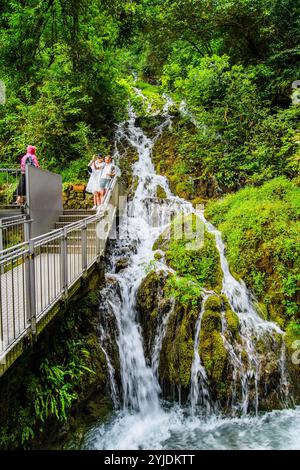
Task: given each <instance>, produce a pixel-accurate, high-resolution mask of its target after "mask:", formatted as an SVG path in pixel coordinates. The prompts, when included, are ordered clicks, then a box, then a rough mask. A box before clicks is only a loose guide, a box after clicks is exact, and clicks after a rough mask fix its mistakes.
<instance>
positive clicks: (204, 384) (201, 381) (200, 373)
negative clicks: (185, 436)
mask: <svg viewBox="0 0 300 470" xmlns="http://www.w3.org/2000/svg"><path fill="white" fill-rule="evenodd" d="M213 294H214V292H210V293H205V294H204V296H203V299H202V306H201V311H200V314H199V317H198V320H197V323H196V333H195V339H194V360H193V363H192V369H191V392H190V400H191V407H192V413H193V414H194V413H195V410H196V406H197V404H198V403H199V395H200V396H201V401H200V403H201V405H202V406H204V408H205V411H206V413H209V412H210V410H211V404H212V402H211V397H210V393H209V386H208V379H207V375H206V371H205V368H204V367H203V365H202V363H201V359H200V355H199V344H200V332H201V321H202V317H203V315H204V312H205V304H206V301H207V299H208V298H209V297H210V296H211V295H213Z"/></svg>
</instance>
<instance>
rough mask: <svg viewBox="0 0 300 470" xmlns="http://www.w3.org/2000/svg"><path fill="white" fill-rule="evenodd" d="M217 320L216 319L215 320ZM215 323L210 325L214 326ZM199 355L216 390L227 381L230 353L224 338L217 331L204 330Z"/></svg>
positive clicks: (201, 335)
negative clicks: (221, 383)
mask: <svg viewBox="0 0 300 470" xmlns="http://www.w3.org/2000/svg"><path fill="white" fill-rule="evenodd" d="M214 320H216V317H215V318H214ZM212 324H213V323H210V326H212ZM199 355H200V357H201V360H202V363H203V365H204V367H205V370H206V373H207V376H208V379H209V380H210V381H211V383H212V385H213V387H214V388H216V389H218V386H219V383H220V382H222V381H224V380H226V379H227V363H228V352H227V350H226V348H225V346H224V343H223V339H222V336H221V334H220V332H218V331H217V330H216V329H211V331H209V330H202V332H201V334H200V346H199Z"/></svg>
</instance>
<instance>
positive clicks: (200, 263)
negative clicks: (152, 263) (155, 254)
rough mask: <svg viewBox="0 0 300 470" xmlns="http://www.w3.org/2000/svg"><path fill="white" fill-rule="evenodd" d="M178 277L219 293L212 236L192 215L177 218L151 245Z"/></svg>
mask: <svg viewBox="0 0 300 470" xmlns="http://www.w3.org/2000/svg"><path fill="white" fill-rule="evenodd" d="M153 249H161V250H163V251H165V259H166V261H167V263H168V264H169V266H170V267H171V268H173V269H174V270H175V271H176V272H177V274H178V275H179V276H180V277H190V278H191V279H193V280H194V281H196V282H198V283H199V285H201V286H203V287H206V288H207V289H214V290H216V291H219V292H220V291H221V283H222V273H221V268H220V261H219V254H218V251H217V249H216V246H215V239H214V237H213V235H211V234H209V233H208V232H207V231H206V230H205V228H204V224H203V222H202V221H201V220H200V219H199V218H198V217H197V216H196V215H194V214H189V215H188V216H184V215H183V214H179V215H178V216H177V217H176V218H175V219H174V220H173V221H172V223H171V226H170V228H169V229H167V230H166V231H165V232H164V233H163V234H162V235H161V236H160V237H159V239H158V240H157V241H156V242H155V244H154V246H153Z"/></svg>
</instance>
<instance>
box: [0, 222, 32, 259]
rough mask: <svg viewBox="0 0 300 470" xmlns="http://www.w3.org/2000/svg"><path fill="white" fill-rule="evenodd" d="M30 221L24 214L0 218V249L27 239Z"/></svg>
mask: <svg viewBox="0 0 300 470" xmlns="http://www.w3.org/2000/svg"><path fill="white" fill-rule="evenodd" d="M31 222H32V220H30V219H28V218H27V216H26V215H14V216H11V217H3V218H2V219H0V251H3V250H6V249H7V248H10V247H12V246H14V245H18V244H20V243H23V242H24V241H27V240H29V238H30V225H31Z"/></svg>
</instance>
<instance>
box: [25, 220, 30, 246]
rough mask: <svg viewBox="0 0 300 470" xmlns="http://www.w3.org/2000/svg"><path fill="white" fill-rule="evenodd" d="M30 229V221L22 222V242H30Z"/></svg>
mask: <svg viewBox="0 0 300 470" xmlns="http://www.w3.org/2000/svg"><path fill="white" fill-rule="evenodd" d="M30 228H31V220H30V219H28V218H27V220H25V222H24V241H25V242H28V240H30Z"/></svg>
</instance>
